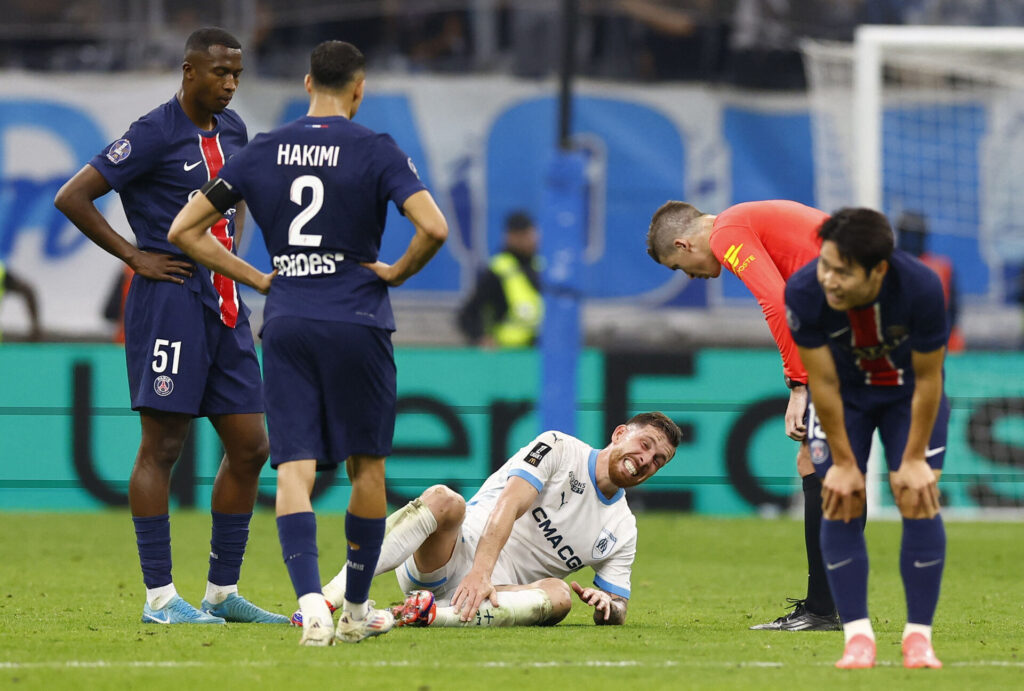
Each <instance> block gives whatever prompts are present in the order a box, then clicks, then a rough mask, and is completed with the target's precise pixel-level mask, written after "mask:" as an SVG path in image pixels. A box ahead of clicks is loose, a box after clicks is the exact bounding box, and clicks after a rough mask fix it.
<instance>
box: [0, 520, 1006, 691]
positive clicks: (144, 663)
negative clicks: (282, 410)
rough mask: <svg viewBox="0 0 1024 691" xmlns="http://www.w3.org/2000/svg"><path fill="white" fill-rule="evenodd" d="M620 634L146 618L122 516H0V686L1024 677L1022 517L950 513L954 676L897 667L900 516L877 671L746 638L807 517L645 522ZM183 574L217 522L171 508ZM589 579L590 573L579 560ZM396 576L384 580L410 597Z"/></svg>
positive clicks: (889, 540)
mask: <svg viewBox="0 0 1024 691" xmlns="http://www.w3.org/2000/svg"><path fill="white" fill-rule="evenodd" d="M639 523H640V526H639V527H640V547H639V555H638V559H637V563H636V568H635V571H634V574H633V598H632V600H631V604H630V609H629V618H628V622H627V624H626V626H624V627H595V626H594V625H593V624H592V623H591V620H590V614H589V608H588V607H586V606H585V605H583V604H582V603H579V602H578V601H577V602H576V604H575V606H574V608H573V611H572V612H571V613H570V615H569V617H568V618H567V619H566V621H564V622H562V623H561V624H560V625H558V626H556V627H553V628H520V629H493V630H479V629H473V630H453V629H438V630H432V629H397V630H395V631H393V632H392V633H390V634H388V635H387V636H383V637H381V638H379V639H371V640H369V641H365V642H363V643H361V644H358V645H338V646H334V647H331V648H317V649H307V648H300V647H299V646H298V645H297V643H298V638H299V632H298V630H297V629H293V628H291V627H288V626H254V625H237V624H235V625H232V624H229V625H227V626H204V627H199V626H196V627H188V626H170V627H162V626H158V625H144V624H142V623H140V621H139V618H140V615H141V612H142V604H143V600H144V589H143V586H142V579H141V575H140V573H139V567H138V563H137V560H136V553H135V547H134V534H133V532H132V523H131V520H130V519H129V517H128V515H127V513H126V512H107V513H98V514H90V513H83V514H44V513H38V514H32V513H26V514H13V513H0V526H2V530H0V687H2V688H18V689H44V688H45V689H77V690H81V691H85V690H87V689H88V690H91V689H106V688H109V689H126V688H130V689H136V688H137V689H145V690H146V691H155V690H157V689H165V688H166V689H178V690H180V689H190V690H192V689H208V688H217V689H220V690H224V689H236V688H237V689H242V688H244V689H252V688H261V687H265V688H282V689H283V688H304V689H311V688H340V689H346V690H349V689H362V688H368V689H419V690H426V689H473V688H481V689H485V688H486V689H504V688H515V689H524V688H531V689H588V690H592V689H616V691H621V690H622V689H623V688H631V689H644V690H645V691H647V690H649V689H684V688H701V689H716V688H729V689H731V688H751V689H764V688H787V689H803V688H806V689H820V688H829V689H836V688H868V687H869V686H871V687H874V688H877V689H886V688H896V687H899V688H910V689H915V688H921V689H923V688H928V689H931V690H932V691H935V690H938V689H958V690H959V689H974V688H986V689H1000V688H1021V687H1022V686H1024V681H1022V680H1024V623H1022V622H1024V598H1022V592H1024V591H1022V586H1021V573H1022V572H1024V550H1022V548H1021V545H1022V544H1024V525H1021V524H1019V523H958V522H949V523H947V533H948V536H949V555H948V565H947V567H946V572H945V578H944V581H943V592H942V599H941V601H940V603H939V611H938V615H937V618H936V621H935V627H936V629H935V645H936V651H937V653H938V655H939V657H940V658H941V659H942V660H943V662H944V663H945V665H946V667H945V669H943V670H939V671H936V670H913V671H911V670H904V669H903V668H902V666H901V665H900V652H899V638H900V633H901V631H902V628H903V623H904V616H905V610H904V604H903V595H902V586H901V584H900V580H899V574H898V548H899V547H898V546H899V524H898V523H888V522H875V523H869V524H868V529H867V531H868V544H869V549H870V551H871V560H872V561H871V583H870V607H871V614H872V620H873V622H874V625H875V630H876V633H877V635H878V659H879V667H877V668H876V669H873V670H863V671H840V670H836V669H834V668H833V667H832V663H833V662H834V661H835V660H836V659H837V658H838V656H839V654H840V652H841V648H842V635H841V634H840V633H779V632H760V631H757V632H755V631H748V630H747V627H748V626H750V625H751V624H755V623H759V622H761V621H765V620H768V619H771V618H774V617H776V616H778V615H779V614H781V613H782V611H783V605H784V597H785V596H787V595H788V596H802V594H803V585H804V579H803V574H804V566H803V540H802V534H803V533H802V530H803V528H802V525H801V523H800V522H798V521H792V520H788V519H780V520H758V519H729V520H726V519H721V520H717V519H711V518H697V517H693V516H687V515H683V514H678V515H676V514H644V515H641V516H640V517H639ZM171 525H172V531H173V533H172V534H173V540H174V558H175V563H174V574H175V582H176V585H177V587H178V590H179V592H180V593H181V594H182V595H183V596H184V597H185V598H186V599H188V600H190V601H191V602H193V603H194V604H198V602H199V600H200V599H202V593H203V588H204V586H205V578H206V558H207V552H208V539H209V518H208V516H207V515H206V514H203V513H185V512H178V513H176V514H174V515H173V516H172V523H171ZM342 530H343V517H342V516H338V515H327V516H321V517H320V520H319V535H320V554H321V565H322V566H321V568H322V570H323V575H324V576H330V575H333V572H334V569H335V566H336V565H339V564H340V563H341V560H342V559H343V556H344V551H343V550H344V537H343V535H342ZM577 576H578V579H579V580H584V579H589V578H590V577H591V573H590V572H589V570H584V571H582V572H581V573H579V574H577ZM241 586H242V591H243V593H244V594H245V595H247V596H248V597H250V598H251V599H252V600H253V601H255V602H257V603H259V604H261V605H263V606H264V607H268V608H270V609H274V610H277V611H280V612H282V613H290V612H291V611H292V609H293V608H294V598H293V595H292V592H291V585H290V583H289V581H288V576H287V572H286V571H285V568H284V565H283V564H282V562H281V557H280V553H279V548H278V544H277V536H276V532H275V527H274V518H273V516H272V515H270V514H266V513H260V514H257V515H256V517H255V519H254V521H253V530H252V534H251V537H250V542H249V552H248V554H247V556H246V563H245V566H244V567H243V571H242V583H241ZM399 595H400V593H399V591H398V587H397V585H396V583H395V580H394V577H393V576H391V575H384V576H381V577H379V578H378V579H377V580H376V582H375V583H374V590H373V594H372V597H374V598H375V599H376V600H377V601H378V602H379V603H384V602H390V601H392V600H395V599H398V597H399Z"/></svg>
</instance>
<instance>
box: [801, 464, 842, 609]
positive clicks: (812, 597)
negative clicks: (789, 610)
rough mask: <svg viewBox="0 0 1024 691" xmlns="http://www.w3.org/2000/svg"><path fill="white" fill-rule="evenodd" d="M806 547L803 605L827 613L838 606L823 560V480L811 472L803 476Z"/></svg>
mask: <svg viewBox="0 0 1024 691" xmlns="http://www.w3.org/2000/svg"><path fill="white" fill-rule="evenodd" d="M803 487H804V547H805V548H806V550H807V601H806V602H805V603H804V606H805V607H807V609H808V611H810V612H812V613H814V614H823V615H828V614H832V613H833V612H835V610H836V606H835V603H834V602H832V591H831V590H830V589H829V587H828V576H826V575H825V565H824V564H823V563H822V561H821V480H820V479H819V478H818V476H817V475H814V474H811V475H808V476H807V477H805V478H803Z"/></svg>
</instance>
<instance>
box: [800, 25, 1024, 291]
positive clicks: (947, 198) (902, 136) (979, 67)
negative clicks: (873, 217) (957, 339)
mask: <svg viewBox="0 0 1024 691" xmlns="http://www.w3.org/2000/svg"><path fill="white" fill-rule="evenodd" d="M802 48H803V51H804V57H805V66H806V70H807V75H808V84H809V86H810V101H811V111H812V123H813V124H812V127H813V134H814V138H813V139H814V153H815V168H816V171H815V178H816V193H817V198H818V205H819V206H820V207H822V208H824V209H827V210H831V209H836V208H839V207H840V206H846V205H851V204H855V205H858V206H869V207H872V208H876V209H880V210H882V211H885V212H886V213H887V214H889V215H890V217H895V216H898V215H899V214H900V212H902V211H905V210H915V211H923V212H924V213H926V214H927V216H928V217H929V221H930V226H931V230H932V232H933V233H934V234H936V235H947V236H951V237H956V238H964V239H970V240H973V241H976V242H977V246H978V247H979V248H980V253H981V259H982V260H983V261H984V262H985V264H987V266H988V269H989V271H990V280H989V283H988V286H987V296H988V298H989V299H991V300H999V299H1002V298H1003V297H1004V295H1005V292H1004V286H1003V269H1002V267H1003V265H1004V264H1005V263H1008V262H1013V263H1019V262H1021V261H1024V176H1022V175H1020V174H1019V170H1020V168H1021V167H1022V166H1024V163H1021V161H1024V28H1010V27H992V28H985V27H961V26H956V27H932V26H861V27H859V28H858V29H857V32H856V36H855V41H854V43H853V44H848V43H847V44H841V43H827V42H817V41H807V42H805V43H804V44H803V46H802Z"/></svg>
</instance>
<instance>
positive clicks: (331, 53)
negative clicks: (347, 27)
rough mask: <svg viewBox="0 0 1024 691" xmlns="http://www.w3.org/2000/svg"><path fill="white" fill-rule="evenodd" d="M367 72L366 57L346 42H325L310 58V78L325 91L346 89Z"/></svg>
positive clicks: (314, 50) (315, 49)
mask: <svg viewBox="0 0 1024 691" xmlns="http://www.w3.org/2000/svg"><path fill="white" fill-rule="evenodd" d="M365 70H366V57H364V56H363V54H362V53H361V52H360V51H359V49H358V48H356V47H355V46H354V45H352V44H351V43H345V42H344V41H324V42H323V43H321V44H320V45H318V46H317V47H316V48H314V49H313V52H312V53H311V54H310V56H309V76H311V77H312V78H313V83H314V84H315V85H316V86H318V87H321V88H323V89H332V90H338V89H344V88H345V87H346V86H348V85H349V83H350V82H352V80H353V79H355V78H356V76H357V75H358V74H359V73H360V72H364V71H365Z"/></svg>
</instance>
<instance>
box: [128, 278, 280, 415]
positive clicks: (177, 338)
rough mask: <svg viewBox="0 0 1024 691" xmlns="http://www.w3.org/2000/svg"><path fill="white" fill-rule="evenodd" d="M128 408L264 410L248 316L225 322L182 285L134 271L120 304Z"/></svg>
mask: <svg viewBox="0 0 1024 691" xmlns="http://www.w3.org/2000/svg"><path fill="white" fill-rule="evenodd" d="M124 333H125V359H126V360H127V363H128V387H129V390H130V392H131V397H132V409H134V410H138V409H140V408H152V409H154V410H160V411H165V412H169V413H185V414H187V415H192V416H197V417H207V416H211V415H233V414H242V413H262V412H263V386H262V382H261V379H260V363H259V360H257V359H256V347H255V345H254V343H253V338H252V329H250V328H249V321H248V319H246V318H245V317H244V316H243V315H241V314H239V318H238V324H237V325H236V326H235V328H233V329H232V328H229V327H227V326H225V325H224V323H223V322H221V320H220V315H218V314H217V313H215V312H214V311H213V310H211V309H210V308H209V307H207V306H206V305H204V304H203V302H202V300H201V298H200V296H199V295H198V294H197V293H194V292H192V291H191V290H189V289H188V288H187V287H186V286H182V285H178V284H177V283H170V282H168V281H151V280H149V279H146V278H142V277H141V276H138V275H136V276H135V277H134V278H133V279H132V285H131V290H129V292H128V300H127V302H126V303H125V315H124Z"/></svg>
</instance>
